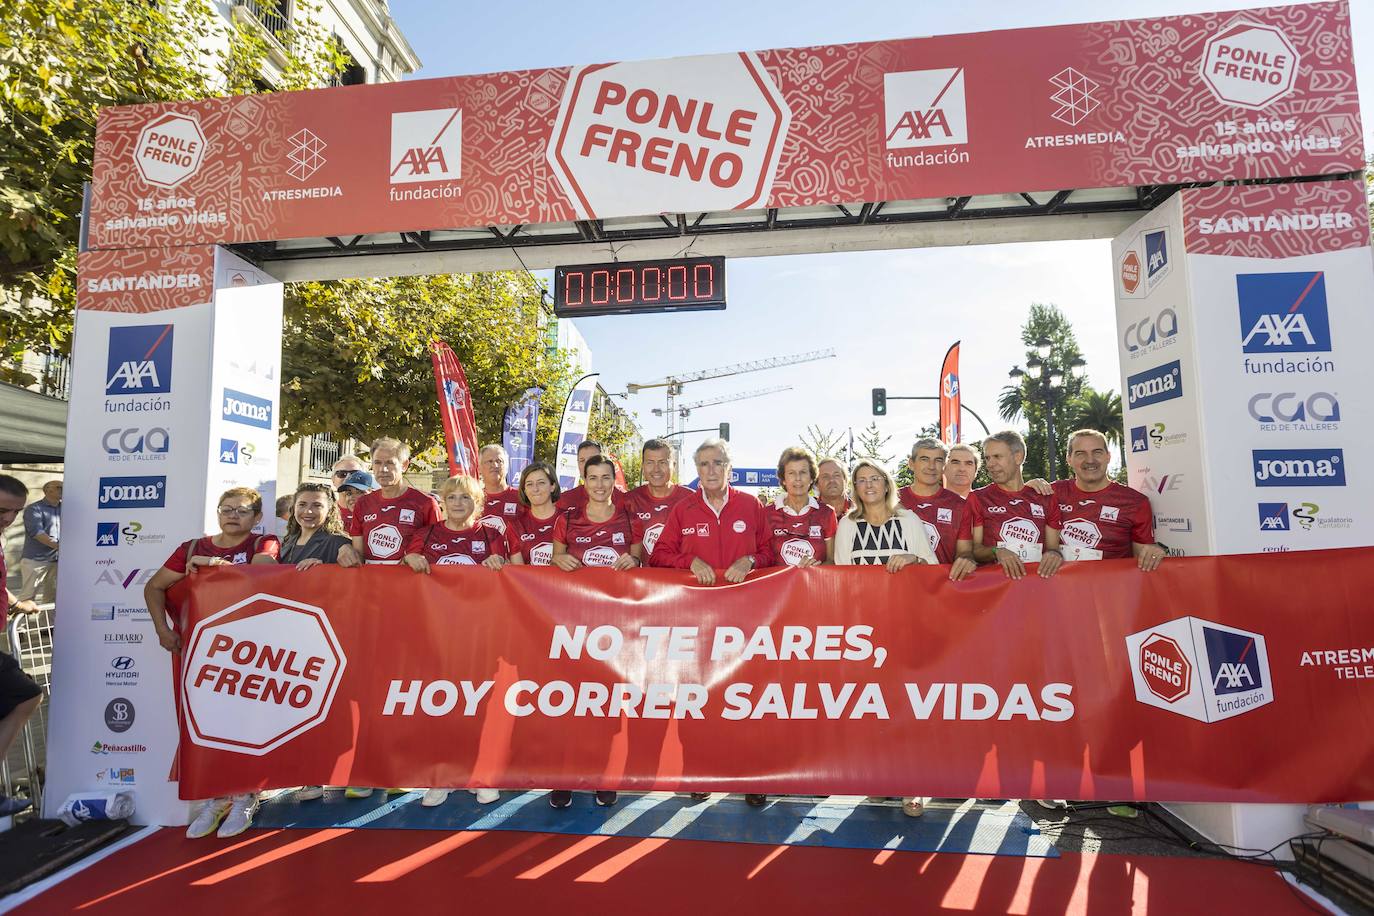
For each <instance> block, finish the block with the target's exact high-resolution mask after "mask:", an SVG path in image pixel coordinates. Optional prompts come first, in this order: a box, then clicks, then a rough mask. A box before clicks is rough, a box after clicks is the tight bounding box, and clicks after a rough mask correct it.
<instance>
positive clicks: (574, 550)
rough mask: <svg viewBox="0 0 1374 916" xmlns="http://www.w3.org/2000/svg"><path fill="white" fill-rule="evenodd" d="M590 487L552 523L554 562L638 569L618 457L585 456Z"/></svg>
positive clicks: (558, 803) (555, 801)
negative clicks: (618, 490)
mask: <svg viewBox="0 0 1374 916" xmlns="http://www.w3.org/2000/svg"><path fill="white" fill-rule="evenodd" d="M582 481H583V484H584V485H585V486H586V488H587V504H586V505H585V506H583V507H582V508H581V509H572V510H569V511H568V513H567V514H566V515H560V516H559V517H558V522H557V524H555V525H554V528H553V565H554V566H557V567H558V568H559V569H561V570H563V571H564V572H573V571H574V570H577V569H581V568H582V567H584V566H601V567H608V568H610V569H618V570H626V569H634V568H635V567H636V566H639V565H640V559H639V554H640V550H641V549H642V548H641V547H640V544H639V541H637V540H636V539H635V536H634V523H633V522H632V521H631V518H630V512H629V510H628V509H626V508H625V507H624V506H617V505H614V504H613V503H612V502H611V495H612V494H613V493H614V492H615V462H613V461H611V459H609V458H607V457H605V456H604V455H593V456H592V457H591V458H588V459H587V464H586V466H585V467H584V468H583V471H582ZM615 801H616V793H615V792H610V791H606V790H598V791H597V793H596V803H597V804H598V805H601V806H603V807H605V806H608V805H614V804H615ZM549 804H550V805H552V806H553V807H555V808H566V807H568V806H569V805H571V804H572V792H570V791H568V790H567V789H554V790H553V791H552V792H550V793H549Z"/></svg>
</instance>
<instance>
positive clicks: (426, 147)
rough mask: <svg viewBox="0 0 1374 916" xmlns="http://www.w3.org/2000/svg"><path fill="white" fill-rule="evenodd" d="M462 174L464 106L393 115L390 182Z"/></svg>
mask: <svg viewBox="0 0 1374 916" xmlns="http://www.w3.org/2000/svg"><path fill="white" fill-rule="evenodd" d="M462 177H463V110H462V109H461V108H431V109H429V110H427V111H397V112H393V113H392V115H391V183H392V184H407V183H412V182H420V181H455V180H457V179H459V178H462Z"/></svg>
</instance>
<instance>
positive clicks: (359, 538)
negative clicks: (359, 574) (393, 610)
mask: <svg viewBox="0 0 1374 916" xmlns="http://www.w3.org/2000/svg"><path fill="white" fill-rule="evenodd" d="M409 467H410V446H408V445H406V444H404V443H402V442H400V441H398V440H396V439H392V438H390V437H386V438H382V439H378V440H377V441H376V442H374V443H372V475H373V476H374V477H376V478H377V485H378V487H380V489H377V490H373V491H372V492H371V493H367V494H364V495H363V496H360V497H358V501H357V502H355V503H354V504H353V518H352V520H351V521H350V522H349V526H348V533H349V534H350V535H351V536H352V538H353V549H354V550H356V551H358V554H359V556H361V557H362V558H363V562H365V563H379V564H386V565H396V564H398V563H400V562H401V558H402V557H403V556H404V555H405V547H406V544H407V543H408V542H409V541H410V537H411V535H413V534H414V533H415V532H416V531H419V530H421V529H423V528H428V527H429V526H430V525H433V524H434V523H436V522H437V521H439V504H438V503H436V502H435V501H434V497H433V496H430V495H429V494H428V493H424V492H421V491H420V490H417V489H415V488H414V487H412V486H411V485H410V484H408V483H406V479H405V472H406V469H407V468H409Z"/></svg>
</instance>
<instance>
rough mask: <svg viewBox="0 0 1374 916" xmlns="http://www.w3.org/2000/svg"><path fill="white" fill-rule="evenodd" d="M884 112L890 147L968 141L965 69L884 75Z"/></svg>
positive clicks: (886, 134) (937, 144)
mask: <svg viewBox="0 0 1374 916" xmlns="http://www.w3.org/2000/svg"><path fill="white" fill-rule="evenodd" d="M883 113H884V119H883V124H884V130H883V135H884V138H885V140H886V143H887V148H888V149H911V148H913V147H921V146H957V145H961V144H965V143H968V110H967V106H966V104H965V99H964V68H963V67H948V68H942V69H939V70H908V71H905V72H902V73H885V74H883Z"/></svg>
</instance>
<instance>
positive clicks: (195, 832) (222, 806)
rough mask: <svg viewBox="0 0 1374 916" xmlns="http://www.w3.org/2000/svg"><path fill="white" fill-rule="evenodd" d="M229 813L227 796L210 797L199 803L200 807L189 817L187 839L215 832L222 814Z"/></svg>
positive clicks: (196, 838) (222, 817)
mask: <svg viewBox="0 0 1374 916" xmlns="http://www.w3.org/2000/svg"><path fill="white" fill-rule="evenodd" d="M228 813H229V798H228V796H222V797H220V798H210V799H206V800H205V801H203V802H201V803H200V808H199V809H198V810H197V811H196V813H195V816H193V817H192V818H191V823H190V825H189V826H188V827H187V828H186V836H187V838H188V839H192V840H198V839H200V838H201V837H203V836H209V835H210V834H212V833H214V832H215V828H217V827H218V826H219V822H220V821H222V820H224V816H225V815H226V814H228Z"/></svg>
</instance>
